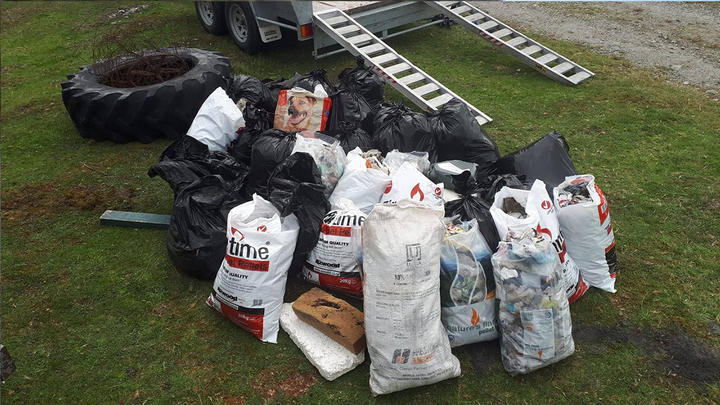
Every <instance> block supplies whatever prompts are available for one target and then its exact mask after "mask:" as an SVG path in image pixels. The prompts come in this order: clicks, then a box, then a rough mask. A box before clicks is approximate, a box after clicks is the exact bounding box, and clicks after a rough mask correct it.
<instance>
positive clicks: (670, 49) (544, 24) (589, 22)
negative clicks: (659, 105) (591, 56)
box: [473, 1, 720, 90]
mask: <svg viewBox="0 0 720 405" xmlns="http://www.w3.org/2000/svg"><path fill="white" fill-rule="evenodd" d="M473 3H474V4H475V5H476V6H477V7H478V8H480V9H481V10H483V11H485V12H487V13H489V14H490V15H492V16H493V17H495V18H498V19H499V20H501V21H504V22H507V23H508V24H509V25H510V26H512V27H513V28H516V29H518V30H520V31H521V32H523V31H524V30H528V31H534V32H540V33H542V34H543V35H547V36H550V37H554V38H558V39H563V40H567V41H571V42H575V43H579V44H582V45H586V46H589V47H591V48H593V49H595V50H596V51H597V52H599V53H602V54H610V55H617V56H621V57H624V58H627V59H628V60H630V61H631V62H632V63H633V64H635V65H636V66H638V67H642V68H650V69H656V70H658V71H660V72H664V73H665V74H667V76H668V79H669V80H671V81H673V82H675V83H684V82H687V83H688V84H690V85H692V86H695V87H699V88H701V89H705V90H707V89H711V90H720V2H719V3H676V2H667V3H666V2H652V3H645V2H642V3H641V2H630V3H606V2H601V3H597V2H592V3H589V2H558V3H530V2H483V1H477V2H473ZM575 62H577V63H580V64H581V65H582V61H575ZM678 66H679V68H677V67H678Z"/></svg>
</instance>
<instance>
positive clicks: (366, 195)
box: [329, 148, 390, 214]
mask: <svg viewBox="0 0 720 405" xmlns="http://www.w3.org/2000/svg"><path fill="white" fill-rule="evenodd" d="M361 154H362V150H360V148H355V149H353V150H351V151H350V152H348V154H347V165H346V166H345V171H344V172H343V175H342V177H340V181H338V183H337V185H336V186H335V189H334V190H333V193H332V195H331V196H330V198H329V201H330V204H331V205H332V206H333V207H336V206H337V203H338V201H340V199H342V198H347V199H348V200H350V201H352V202H353V204H355V206H356V207H358V209H360V210H361V211H362V212H364V213H365V214H369V213H370V211H372V209H373V207H374V206H375V204H377V203H379V202H380V198H382V196H383V192H385V189H387V188H388V186H389V185H390V176H388V175H387V174H385V173H383V172H382V171H380V170H378V169H373V168H369V167H367V164H366V161H365V158H363V157H362V156H361Z"/></svg>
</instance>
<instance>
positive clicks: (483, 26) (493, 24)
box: [477, 21, 498, 31]
mask: <svg viewBox="0 0 720 405" xmlns="http://www.w3.org/2000/svg"><path fill="white" fill-rule="evenodd" d="M497 25H498V23H496V22H495V21H487V22H484V23H482V24H480V25H478V26H477V27H478V28H480V29H481V30H485V31H487V30H488V29H490V28H492V27H496V26H497Z"/></svg>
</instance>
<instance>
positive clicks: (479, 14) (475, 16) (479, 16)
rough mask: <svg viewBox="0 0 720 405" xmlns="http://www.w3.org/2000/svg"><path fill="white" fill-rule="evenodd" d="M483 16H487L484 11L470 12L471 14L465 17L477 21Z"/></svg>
mask: <svg viewBox="0 0 720 405" xmlns="http://www.w3.org/2000/svg"><path fill="white" fill-rule="evenodd" d="M483 18H485V16H484V15H483V14H482V13H475V14H470V15H469V16H467V17H465V19H466V20H468V21H470V22H475V21H477V20H481V19H483Z"/></svg>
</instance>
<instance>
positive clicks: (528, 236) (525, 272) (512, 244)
mask: <svg viewBox="0 0 720 405" xmlns="http://www.w3.org/2000/svg"><path fill="white" fill-rule="evenodd" d="M492 264H493V271H494V274H495V283H496V288H497V297H498V299H499V300H500V309H499V312H498V318H499V321H500V332H501V344H500V354H501V356H502V362H503V366H504V367H505V370H506V371H507V372H508V373H510V374H511V375H517V374H526V373H529V372H531V371H534V370H537V369H538V368H541V367H545V366H547V365H549V364H552V363H556V362H558V361H560V360H562V359H564V358H566V357H568V356H570V355H571V354H572V353H573V352H574V351H575V344H574V342H573V339H572V322H571V320H570V307H569V305H568V300H567V298H566V296H565V288H564V282H563V275H562V267H561V265H560V260H559V259H558V256H557V253H556V251H555V249H554V248H553V247H552V244H551V242H550V241H548V240H546V239H544V238H543V237H541V236H539V235H537V236H536V235H535V231H533V230H530V231H528V232H527V233H524V234H522V235H519V236H518V237H517V238H516V239H513V240H511V241H509V242H500V246H499V248H498V251H497V252H496V253H495V254H494V255H493V257H492Z"/></svg>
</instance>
